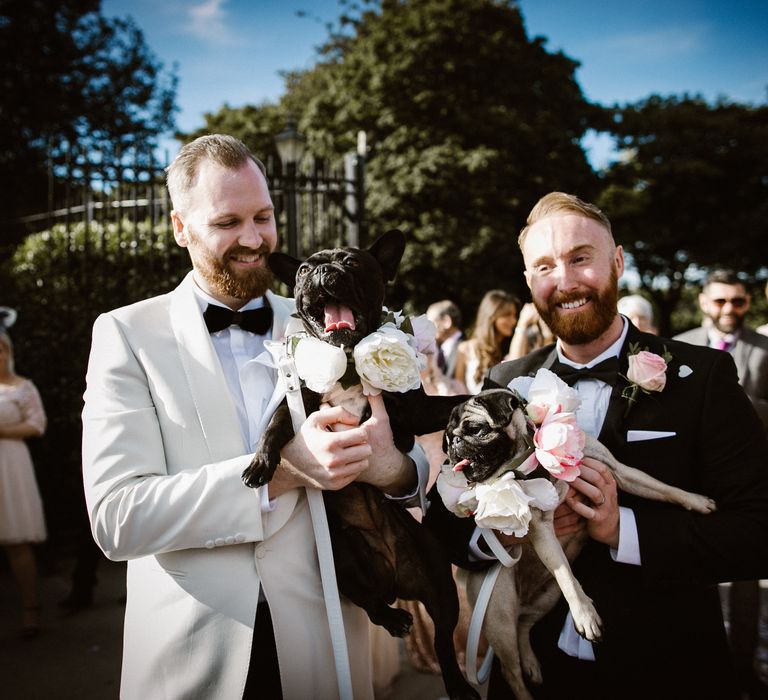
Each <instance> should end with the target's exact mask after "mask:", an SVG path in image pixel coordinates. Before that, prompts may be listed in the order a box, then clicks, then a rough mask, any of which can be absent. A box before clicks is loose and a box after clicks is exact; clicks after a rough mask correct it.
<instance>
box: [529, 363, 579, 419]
mask: <svg viewBox="0 0 768 700" xmlns="http://www.w3.org/2000/svg"><path fill="white" fill-rule="evenodd" d="M526 398H527V399H528V403H531V404H534V405H537V406H546V407H547V408H548V409H549V410H557V412H558V413H559V412H566V413H573V412H574V411H575V410H576V409H577V408H578V407H579V402H580V401H579V394H578V392H577V391H576V389H574V388H572V387H570V386H568V385H567V384H566V383H565V382H564V381H563V380H562V379H560V377H558V376H557V375H556V374H555V373H554V372H550V371H549V370H548V369H544V368H543V367H542V368H541V369H540V370H539V371H538V372H536V376H535V377H534V378H533V382H531V385H530V387H529V388H528V396H527V397H526ZM558 407H559V408H558Z"/></svg>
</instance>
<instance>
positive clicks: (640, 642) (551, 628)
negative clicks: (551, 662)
mask: <svg viewBox="0 0 768 700" xmlns="http://www.w3.org/2000/svg"><path fill="white" fill-rule="evenodd" d="M633 343H636V344H638V345H639V349H641V350H650V351H651V352H654V353H657V354H659V355H663V354H664V352H665V350H666V351H668V352H670V353H671V355H672V360H671V361H670V363H669V367H668V371H667V383H666V386H665V388H664V390H663V391H661V392H656V393H650V394H644V393H641V394H640V395H639V397H638V400H637V402H636V403H635V404H633V405H632V407H631V409H630V411H629V413H628V415H625V411H626V408H627V400H626V399H624V398H622V396H621V393H622V391H623V389H624V388H626V387H627V385H628V382H627V381H626V380H625V379H621V380H620V381H619V382H618V384H617V385H616V386H615V387H614V389H613V392H612V395H611V400H610V405H609V409H608V414H607V416H606V419H605V422H604V424H603V428H602V431H601V433H600V436H599V439H600V441H601V442H602V443H603V444H604V445H605V446H606V447H608V448H609V449H610V450H611V452H612V453H613V454H614V455H615V456H616V457H617V458H618V459H619V460H620V461H622V462H624V463H625V464H628V465H630V466H633V467H637V468H639V469H642V470H643V471H646V472H647V473H649V474H651V475H653V476H655V477H656V478H658V479H660V480H662V481H665V482H666V483H668V484H673V485H675V486H679V487H681V488H684V489H687V490H690V491H695V492H698V493H703V494H706V495H708V496H711V497H712V498H714V499H715V501H716V502H717V505H718V510H717V512H716V513H714V514H712V515H708V516H707V515H699V514H694V513H689V512H687V511H685V510H684V509H682V508H680V507H677V506H672V505H668V504H663V503H656V502H652V501H648V500H643V499H639V498H636V497H632V496H630V495H628V494H624V493H621V492H620V493H619V503H620V505H624V506H628V507H630V508H632V509H633V510H634V513H635V518H636V521H637V528H638V537H639V543H640V552H641V559H642V565H641V566H631V565H627V564H620V563H617V562H615V561H614V560H613V559H612V557H611V555H610V552H609V548H608V547H607V546H605V545H602V544H599V543H597V542H594V541H592V540H590V541H589V542H588V544H587V545H586V547H585V548H584V550H583V551H582V553H581V555H580V556H579V557H578V559H577V560H576V562H575V563H574V567H573V568H574V572H575V574H576V576H577V578H578V579H579V581H580V582H581V584H582V586H583V587H584V589H585V591H586V592H587V594H588V595H589V596H590V597H591V598H592V599H593V601H594V602H595V606H596V608H597V610H598V612H599V614H600V616H601V617H602V619H603V622H604V626H605V638H604V641H603V642H602V643H600V644H597V645H595V655H596V664H598V666H597V668H598V669H599V671H600V673H601V675H604V676H605V677H606V678H610V682H611V683H616V684H618V685H616V688H623V689H624V690H623V691H620V692H621V694H620V695H617V696H616V697H620V696H621V697H642V696H643V695H645V694H646V693H649V692H652V693H653V695H654V696H655V697H670V698H672V697H700V698H709V697H712V698H728V697H731V696H733V695H734V692H733V691H732V690H731V677H730V673H731V671H730V667H729V664H730V662H729V654H728V652H727V646H726V637H725V633H724V628H723V618H722V613H721V608H720V602H719V597H718V590H717V586H716V585H715V584H717V583H718V582H722V581H734V580H742V579H744V580H748V579H758V578H765V577H767V576H768V447H767V445H766V440H765V434H764V431H763V428H762V425H761V423H760V420H759V419H758V417H757V415H756V413H755V411H754V409H753V407H752V405H751V403H750V401H749V399H748V398H747V397H746V395H745V394H744V392H743V390H742V388H741V387H740V386H739V383H738V378H737V374H736V367H735V365H734V363H733V359H732V358H731V356H730V355H729V354H728V353H724V352H718V351H716V350H710V349H708V348H700V347H695V346H692V345H689V344H687V343H681V342H677V341H674V340H667V339H662V338H658V337H656V336H653V335H649V334H645V333H641V332H640V331H639V330H637V328H635V327H634V326H632V325H631V324H630V328H629V330H628V333H627V338H626V341H625V344H624V347H623V348H622V351H621V355H620V367H621V369H620V373H621V374H622V375H624V376H625V377H626V374H627V368H628V359H627V356H628V352H629V346H630V344H633ZM556 357H557V354H556V352H555V346H554V345H550V346H548V347H545V348H541V349H539V350H537V351H534V352H533V353H531V354H529V355H527V356H525V357H523V358H521V359H519V360H514V361H511V362H504V363H501V364H500V365H497V366H496V367H494V368H493V369H492V370H491V372H490V374H489V378H488V379H487V381H486V388H490V387H496V386H501V387H506V386H507V384H508V383H509V382H510V381H511V380H512V379H513V378H515V377H518V376H525V375H531V376H532V375H534V374H535V373H536V371H537V370H538V369H539V368H541V367H547V368H548V367H550V366H551V365H552V363H553V362H554V360H555V359H556ZM630 430H632V431H664V432H674V433H675V434H674V436H671V437H665V438H660V439H658V438H657V439H648V440H640V441H632V442H629V441H628V440H627V433H628V431H630ZM433 500H434V501H437V500H439V496H438V497H436V498H435V499H433ZM432 510H434V511H435V513H433V514H432V518H433V519H434V520H438V521H439V520H441V519H442V521H443V524H444V526H445V527H446V528H449V527H451V528H454V529H453V530H452V534H451V539H452V540H454V541H459V540H460V537H459V535H458V527H464V528H465V531H464V532H465V534H466V533H468V532H470V531H471V529H472V527H471V524H470V525H469V526H468V525H466V522H467V521H466V519H465V520H461V521H460V519H458V518H454V519H453V521H460V522H461V523H462V524H461V525H460V526H459V525H457V524H456V522H451V521H450V518H449V517H447V516H446V515H445V512H444V511H442V510H441V508H440V504H437V507H436V508H434V509H432ZM470 523H471V521H470ZM465 542H466V540H465ZM454 546H455V547H456V545H454ZM455 551H458V547H456V550H455ZM566 612H567V608H566V606H565V603H564V601H562V600H561V603H560V604H559V605H558V606H557V607H556V608H555V609H554V610H553V611H552V612H551V613H550V614H549V615H548V616H547V617H546V618H544V619H543V620H542V621H541V622H539V623H538V624H537V625H536V626H535V627H534V630H533V632H534V634H533V641H534V648H535V649H536V652H537V654H538V656H539V659H540V660H541V661H542V665H543V675H544V679H545V683H546V680H547V668H546V667H547V664H548V659H549V658H551V657H552V655H554V654H557V651H556V646H557V639H558V636H559V633H560V630H561V628H562V625H563V622H564V620H565V614H566ZM669 678H672V679H673V680H672V681H671V683H670V681H669V680H667V679H669ZM617 692H618V691H617ZM633 693H636V695H634V694H633Z"/></svg>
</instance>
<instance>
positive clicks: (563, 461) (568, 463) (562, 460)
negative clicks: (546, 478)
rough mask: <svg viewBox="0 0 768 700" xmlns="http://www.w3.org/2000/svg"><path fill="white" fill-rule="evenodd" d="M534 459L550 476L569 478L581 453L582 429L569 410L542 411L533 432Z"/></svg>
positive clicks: (565, 479) (582, 450) (582, 453)
mask: <svg viewBox="0 0 768 700" xmlns="http://www.w3.org/2000/svg"><path fill="white" fill-rule="evenodd" d="M533 445H534V448H535V454H536V459H537V460H538V462H539V464H541V466H542V467H544V469H546V470H547V471H548V472H549V473H550V474H552V476H554V477H556V478H558V479H563V480H564V481H573V480H574V479H575V478H576V477H577V476H579V474H580V473H581V470H580V469H579V467H580V466H581V462H582V458H583V457H584V432H583V431H582V430H581V428H579V426H578V425H576V416H575V415H574V414H573V413H554V412H550V413H548V414H547V415H546V417H545V418H544V420H543V422H542V423H541V425H540V426H539V428H538V429H537V430H536V432H535V433H534V434H533Z"/></svg>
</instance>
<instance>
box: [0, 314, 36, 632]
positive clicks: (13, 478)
mask: <svg viewBox="0 0 768 700" xmlns="http://www.w3.org/2000/svg"><path fill="white" fill-rule="evenodd" d="M2 316H3V317H4V319H3V318H0V544H2V546H3V549H4V550H5V553H6V556H7V557H8V563H9V565H10V568H11V573H12V574H13V578H14V579H15V581H16V584H17V585H18V587H19V591H20V593H21V606H22V614H21V636H22V637H24V638H31V637H35V636H37V635H38V634H39V632H40V601H39V598H38V575H37V562H36V560H35V552H34V549H33V544H35V543H38V542H43V541H44V540H45V539H46V535H47V533H46V528H45V518H44V515H43V504H42V501H41V499H40V492H39V490H38V487H37V481H36V479H35V470H34V467H33V465H32V459H31V457H30V454H29V449H28V448H27V445H26V443H25V440H26V439H28V438H31V437H38V436H40V435H42V434H43V432H44V431H45V426H46V417H45V411H44V409H43V403H42V401H41V400H40V394H39V393H38V391H37V388H36V387H35V385H34V384H33V383H32V382H31V381H30V380H29V379H25V378H24V377H20V376H19V375H18V374H16V372H15V371H14V362H13V345H12V343H11V338H10V336H9V335H8V332H7V327H8V326H10V325H12V323H13V321H14V320H15V313H13V312H12V311H11V310H10V309H4V310H3V313H2Z"/></svg>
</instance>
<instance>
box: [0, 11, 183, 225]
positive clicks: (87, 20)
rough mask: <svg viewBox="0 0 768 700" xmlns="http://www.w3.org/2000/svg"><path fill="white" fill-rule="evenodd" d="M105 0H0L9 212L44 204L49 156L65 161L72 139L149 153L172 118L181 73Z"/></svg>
mask: <svg viewBox="0 0 768 700" xmlns="http://www.w3.org/2000/svg"><path fill="white" fill-rule="evenodd" d="M100 5H101V3H100V2H99V0H67V2H48V1H47V0H24V1H23V2H22V1H21V0H4V1H3V2H2V4H0V64H1V65H2V66H3V70H2V75H1V76H0V93H2V95H3V104H2V107H0V191H2V192H3V194H4V195H6V199H7V206H6V208H5V210H4V211H3V217H8V218H11V217H12V216H13V215H14V214H19V213H23V212H28V211H33V212H37V211H41V210H43V209H44V208H45V206H46V203H47V199H46V197H47V194H48V191H47V186H48V179H47V172H46V170H47V167H48V160H49V158H50V160H51V162H52V164H53V165H54V168H55V167H56V166H57V165H58V166H63V164H64V163H65V161H66V158H67V153H68V150H69V149H70V147H71V146H72V145H74V144H76V145H77V147H78V148H80V149H81V150H82V151H83V152H88V151H89V150H90V149H93V148H94V147H95V146H98V149H99V150H100V151H102V153H103V154H104V156H105V158H106V159H107V160H108V161H111V160H113V155H114V154H116V153H119V152H124V151H125V150H126V149H128V148H134V147H138V148H139V149H140V150H141V151H142V152H144V153H149V151H150V147H151V146H152V145H153V144H154V143H155V142H156V139H157V136H158V134H159V133H161V132H164V131H167V130H168V129H170V128H172V126H173V122H174V119H173V115H174V112H175V109H176V108H175V104H174V101H175V94H176V82H177V79H176V76H175V75H174V74H173V73H170V74H169V73H166V72H165V71H164V70H163V66H162V64H161V63H160V62H158V61H157V60H156V58H155V56H154V55H153V54H152V52H151V51H150V49H149V47H148V46H147V45H146V43H145V41H144V36H143V34H142V32H141V30H139V29H138V28H137V27H136V26H135V25H134V24H133V22H132V21H131V20H129V19H118V18H106V17H104V16H103V15H102V14H101V10H100ZM110 149H111V151H112V152H111V153H110V152H107V151H108V150H110ZM5 233H6V234H7V229H6V231H5Z"/></svg>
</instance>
